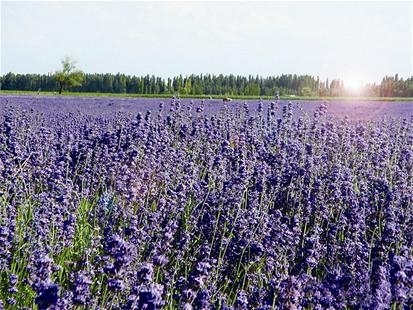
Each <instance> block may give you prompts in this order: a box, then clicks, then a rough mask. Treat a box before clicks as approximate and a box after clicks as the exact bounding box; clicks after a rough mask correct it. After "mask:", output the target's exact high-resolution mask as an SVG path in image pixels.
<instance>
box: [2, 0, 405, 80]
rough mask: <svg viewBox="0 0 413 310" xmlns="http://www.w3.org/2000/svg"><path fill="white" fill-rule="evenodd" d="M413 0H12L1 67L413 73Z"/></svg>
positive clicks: (163, 72) (347, 75)
mask: <svg viewBox="0 0 413 310" xmlns="http://www.w3.org/2000/svg"><path fill="white" fill-rule="evenodd" d="M412 12H413V5H412V2H409V1H404V2H394V1H392V2H383V1H380V2H374V1H368V2H349V1H322V2H311V1H304V2H299V1H290V2H282V1H265V2H256V1H254V2H252V1H251V2H246V1H243V2H235V1H230V2H223V1H208V2H183V1H178V2H172V1H167V2H148V1H144V2H142V1H128V2H120V1H105V2H103V1H100V2H84V1H82V2H80V1H76V2H75V1H67V2H63V1H49V2H43V1H30V2H20V1H2V2H1V74H5V73H7V72H10V71H11V72H14V73H47V72H53V71H55V70H57V69H59V68H60V60H61V59H62V58H63V57H64V56H65V55H69V56H71V57H73V58H75V59H76V60H77V64H78V67H79V68H80V69H82V70H83V71H85V72H90V73H94V72H99V73H106V72H111V73H117V72H121V73H126V74H135V75H145V74H154V75H157V76H162V77H168V76H171V77H172V76H175V75H178V74H183V75H188V74H192V73H194V74H200V73H213V74H220V73H223V74H230V73H232V74H241V75H249V74H253V75H256V74H258V75H262V76H269V75H280V74H283V73H292V74H295V73H296V74H310V75H313V76H320V78H326V77H329V78H343V79H355V78H357V79H362V80H363V81H365V82H379V81H380V80H381V78H382V77H383V76H385V75H393V74H395V73H398V74H399V76H401V77H404V78H406V77H410V76H412V75H413V69H412V67H413V62H412V57H413V56H412V55H413V47H412V45H413V43H412V40H413V33H412V31H413V30H412V28H413V24H412V19H413V17H412V14H413V13H412Z"/></svg>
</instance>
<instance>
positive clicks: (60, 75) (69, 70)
mask: <svg viewBox="0 0 413 310" xmlns="http://www.w3.org/2000/svg"><path fill="white" fill-rule="evenodd" d="M61 63H62V70H59V71H56V72H55V79H56V81H57V82H58V83H59V94H61V93H62V91H63V90H64V89H68V88H71V87H75V86H81V85H82V82H83V79H84V73H83V71H81V70H79V69H77V68H76V61H75V60H73V59H72V58H70V57H69V56H65V58H63V59H62V61H61Z"/></svg>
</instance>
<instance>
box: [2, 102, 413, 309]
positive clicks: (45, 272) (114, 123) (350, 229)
mask: <svg viewBox="0 0 413 310" xmlns="http://www.w3.org/2000/svg"><path fill="white" fill-rule="evenodd" d="M0 173H1V174H0V224H1V225H0V309H186V310H189V309H413V229H412V227H413V103H409V102H350V101H347V102H346V101H342V102H298V101H297V102H288V101H286V102H285V101H280V102H279V101H275V102H271V101H259V100H255V101H247V102H244V101H237V100H234V101H233V102H229V103H225V104H224V103H223V102H222V101H220V100H205V101H202V100H200V99H194V100H191V99H182V100H179V99H132V98H131V99H110V98H74V97H73V98H70V97H47V98H46V97H40V96H38V97H29V96H2V97H0Z"/></svg>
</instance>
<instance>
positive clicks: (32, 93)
mask: <svg viewBox="0 0 413 310" xmlns="http://www.w3.org/2000/svg"><path fill="white" fill-rule="evenodd" d="M0 95H27V96H37V95H41V96H53V97H54V96H69V97H111V98H112V97H115V98H166V99H170V98H171V96H172V95H171V94H156V95H152V94H132V93H130V94H128V93H122V94H119V93H86V92H81V93H77V92H63V93H62V95H57V94H56V92H44V91H42V92H40V93H38V92H36V91H14V90H11V91H8V90H0ZM224 97H231V98H233V99H239V100H258V99H259V97H260V96H232V95H199V96H194V95H181V98H193V99H209V98H213V99H222V98H224ZM262 99H264V100H274V97H269V96H262ZM280 99H281V100H307V101H310V100H311V101H320V100H329V101H330V100H331V101H334V100H341V101H344V100H345V101H358V100H362V101H387V102H392V101H399V102H402V101H408V102H413V98H411V97H302V96H281V97H280Z"/></svg>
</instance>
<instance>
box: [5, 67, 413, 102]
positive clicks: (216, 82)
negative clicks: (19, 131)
mask: <svg viewBox="0 0 413 310" xmlns="http://www.w3.org/2000/svg"><path fill="white" fill-rule="evenodd" d="M81 74H82V75H83V76H82V83H77V84H76V83H75V84H74V85H72V87H71V88H70V89H71V90H72V91H74V92H101V93H129V94H154V95H156V94H171V95H188V96H190V95H222V96H274V94H276V93H279V94H280V95H282V96H288V95H295V96H309V97H311V96H321V97H323V96H332V97H334V96H346V95H351V93H350V91H349V90H347V89H346V88H345V85H344V81H343V80H340V79H332V80H329V79H325V80H321V79H320V78H319V77H314V76H311V75H297V74H282V75H279V76H268V77H261V76H258V75H257V76H253V75H249V76H241V75H232V74H230V75H223V74H219V75H214V74H199V75H196V74H192V75H189V76H182V75H179V76H175V77H173V78H166V79H165V78H161V77H157V76H154V75H144V76H135V75H125V74H122V73H117V74H112V73H105V74H101V73H81ZM63 86H64V84H62V83H61V82H60V83H59V80H58V76H57V74H56V73H49V74H15V73H12V72H9V73H7V74H5V75H3V76H1V77H0V89H1V90H20V91H59V90H60V91H61V90H62V89H63ZM353 94H354V93H353ZM358 95H363V96H372V97H413V77H410V78H407V79H403V78H399V77H398V74H396V75H394V76H386V77H384V78H383V79H382V81H381V83H380V84H375V83H372V84H366V85H365V86H364V87H363V89H362V90H360V91H359V93H358Z"/></svg>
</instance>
